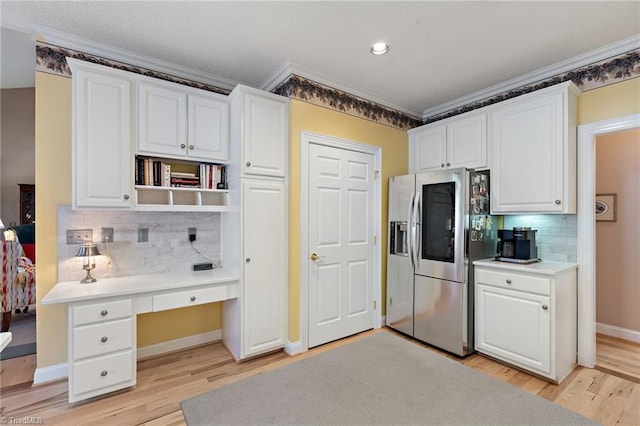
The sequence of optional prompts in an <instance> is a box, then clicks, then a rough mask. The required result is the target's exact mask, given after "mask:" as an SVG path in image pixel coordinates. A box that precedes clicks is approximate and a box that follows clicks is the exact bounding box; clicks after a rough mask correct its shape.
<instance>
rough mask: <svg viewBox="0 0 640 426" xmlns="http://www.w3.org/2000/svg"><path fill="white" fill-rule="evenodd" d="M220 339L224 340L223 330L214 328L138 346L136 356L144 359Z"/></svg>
mask: <svg viewBox="0 0 640 426" xmlns="http://www.w3.org/2000/svg"><path fill="white" fill-rule="evenodd" d="M219 340H222V330H213V331H208V332H206V333H201V334H194V335H193V336H187V337H182V338H180V339H174V340H168V341H166V342H161V343H156V344H155V345H149V346H143V347H141V348H138V350H137V354H136V358H137V359H144V358H148V357H150V356H155V355H160V354H164V353H167V352H173V351H178V350H180V349H186V348H190V347H192V346H198V345H202V344H205V343H211V342H217V341H219Z"/></svg>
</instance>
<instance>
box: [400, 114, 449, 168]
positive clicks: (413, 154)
mask: <svg viewBox="0 0 640 426" xmlns="http://www.w3.org/2000/svg"><path fill="white" fill-rule="evenodd" d="M409 146H410V147H409V150H410V154H409V159H410V161H409V173H419V172H426V171H430V170H440V169H442V168H444V167H445V166H446V157H447V128H446V125H444V124H438V125H428V126H424V127H423V128H421V129H420V130H417V131H415V132H411V133H410V134H409Z"/></svg>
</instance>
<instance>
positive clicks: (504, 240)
mask: <svg viewBox="0 0 640 426" xmlns="http://www.w3.org/2000/svg"><path fill="white" fill-rule="evenodd" d="M536 232H537V231H536V230H535V229H531V228H523V227H514V228H513V229H498V255H497V256H496V260H502V261H505V262H514V263H533V262H538V261H539V260H540V259H538V248H537V247H536Z"/></svg>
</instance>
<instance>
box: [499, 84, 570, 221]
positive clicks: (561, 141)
mask: <svg viewBox="0 0 640 426" xmlns="http://www.w3.org/2000/svg"><path fill="white" fill-rule="evenodd" d="M576 96H577V95H576V94H575V93H573V91H572V93H569V92H568V90H567V88H566V86H565V87H564V88H562V89H561V90H558V89H553V90H551V91H545V92H543V93H532V94H530V95H524V97H523V99H520V98H516V99H513V100H512V101H508V102H505V105H502V106H497V107H495V108H493V109H491V110H490V111H489V123H490V128H489V138H490V141H491V156H492V160H491V212H492V213H496V214H497V213H575V212H576V188H575V185H576V163H575V162H576V159H575V157H576V134H575V133H576V127H575V120H576V112H575V98H576Z"/></svg>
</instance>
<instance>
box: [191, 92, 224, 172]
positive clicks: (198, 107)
mask: <svg viewBox="0 0 640 426" xmlns="http://www.w3.org/2000/svg"><path fill="white" fill-rule="evenodd" d="M188 104H189V107H188V132H187V133H188V141H189V144H188V155H189V158H191V159H200V160H203V161H217V162H227V161H228V160H229V105H228V103H227V102H224V101H221V100H217V99H213V98H211V97H206V96H196V95H191V94H189V97H188Z"/></svg>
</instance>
